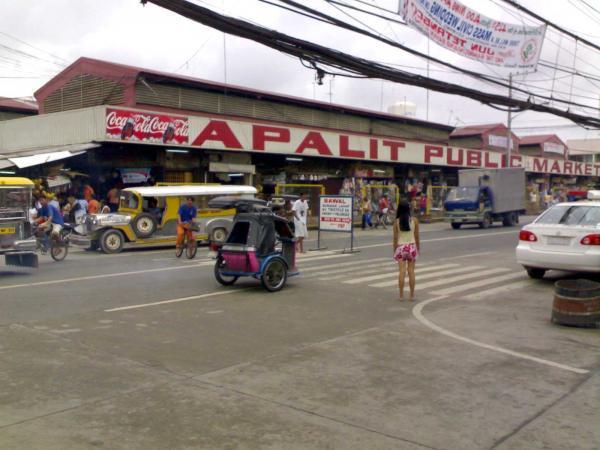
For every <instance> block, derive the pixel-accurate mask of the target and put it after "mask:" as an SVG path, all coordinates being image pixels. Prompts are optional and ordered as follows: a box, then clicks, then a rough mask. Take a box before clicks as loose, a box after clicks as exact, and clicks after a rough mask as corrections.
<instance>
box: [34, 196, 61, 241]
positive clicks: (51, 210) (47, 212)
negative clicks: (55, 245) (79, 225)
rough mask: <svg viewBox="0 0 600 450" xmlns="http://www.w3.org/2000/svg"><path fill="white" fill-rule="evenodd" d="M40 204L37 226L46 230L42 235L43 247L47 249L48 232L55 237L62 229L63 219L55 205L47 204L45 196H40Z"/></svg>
mask: <svg viewBox="0 0 600 450" xmlns="http://www.w3.org/2000/svg"><path fill="white" fill-rule="evenodd" d="M40 205H42V207H41V208H40V211H39V213H38V215H39V218H40V225H39V226H40V228H41V229H43V230H46V231H47V233H46V235H45V236H44V249H45V250H47V249H48V246H49V242H48V232H49V233H50V234H52V236H53V237H57V236H58V235H59V234H60V232H61V230H62V229H63V226H64V225H65V221H64V219H63V216H62V214H61V213H60V211H59V210H58V209H57V208H56V206H54V205H51V204H49V203H48V199H47V198H46V197H41V198H40Z"/></svg>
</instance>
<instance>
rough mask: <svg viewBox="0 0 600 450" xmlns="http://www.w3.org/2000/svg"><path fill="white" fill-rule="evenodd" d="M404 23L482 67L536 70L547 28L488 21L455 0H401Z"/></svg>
mask: <svg viewBox="0 0 600 450" xmlns="http://www.w3.org/2000/svg"><path fill="white" fill-rule="evenodd" d="M400 13H401V15H402V16H403V17H404V20H406V23H407V24H408V25H409V26H410V27H412V28H414V29H416V30H418V31H420V32H421V33H423V34H425V35H426V36H427V37H429V39H431V40H432V41H434V42H436V43H437V44H439V45H441V46H442V47H445V48H447V49H448V50H451V51H453V52H455V53H458V54H460V55H462V56H465V57H467V58H470V59H474V60H476V61H480V62H483V63H485V64H493V65H497V66H503V67H508V68H518V69H532V70H535V67H536V65H537V61H538V58H539V56H540V52H541V50H542V43H543V40H544V34H545V32H546V25H542V26H538V27H534V26H527V25H523V24H511V23H506V22H501V21H498V20H494V19H491V18H489V17H486V16H484V15H483V14H480V13H478V12H477V11H475V10H472V9H470V8H468V7H467V6H465V5H463V4H462V3H461V2H459V1H458V0H403V2H402V4H401V7H400Z"/></svg>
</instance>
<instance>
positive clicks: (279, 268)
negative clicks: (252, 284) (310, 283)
mask: <svg viewBox="0 0 600 450" xmlns="http://www.w3.org/2000/svg"><path fill="white" fill-rule="evenodd" d="M286 280H287V267H286V266H285V263H284V262H283V261H282V260H281V259H279V258H275V259H272V260H271V261H269V262H268V263H267V265H266V266H265V269H264V270H263V273H262V275H261V277H260V281H261V283H262V285H263V287H264V288H265V289H266V290H267V291H269V292H277V291H279V290H280V289H281V288H282V287H283V286H284V285H285V281H286Z"/></svg>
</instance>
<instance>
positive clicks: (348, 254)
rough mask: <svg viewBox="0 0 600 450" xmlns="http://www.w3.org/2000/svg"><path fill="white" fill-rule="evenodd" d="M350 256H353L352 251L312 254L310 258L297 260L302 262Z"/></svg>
mask: <svg viewBox="0 0 600 450" xmlns="http://www.w3.org/2000/svg"><path fill="white" fill-rule="evenodd" d="M349 256H352V255H351V254H350V253H338V254H336V255H327V256H311V257H309V258H302V259H300V260H299V261H297V262H298V264H300V263H305V262H309V261H321V260H322V259H332V258H347V257H349Z"/></svg>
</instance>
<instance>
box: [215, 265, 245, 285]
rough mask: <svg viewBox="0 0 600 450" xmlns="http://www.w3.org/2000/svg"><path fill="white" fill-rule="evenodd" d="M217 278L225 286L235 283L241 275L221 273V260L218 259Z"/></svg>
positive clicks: (216, 266)
mask: <svg viewBox="0 0 600 450" xmlns="http://www.w3.org/2000/svg"><path fill="white" fill-rule="evenodd" d="M215 278H216V279H217V281H218V282H219V283H220V284H222V285H223V286H231V285H232V284H233V283H235V282H236V281H237V279H238V278H239V277H235V276H226V275H223V274H221V261H220V260H218V261H217V262H216V264H215Z"/></svg>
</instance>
